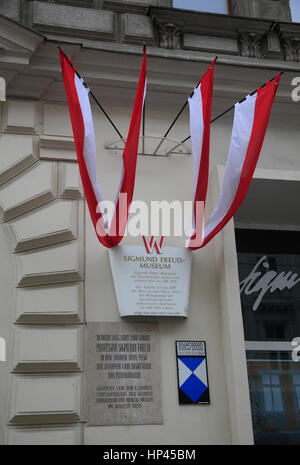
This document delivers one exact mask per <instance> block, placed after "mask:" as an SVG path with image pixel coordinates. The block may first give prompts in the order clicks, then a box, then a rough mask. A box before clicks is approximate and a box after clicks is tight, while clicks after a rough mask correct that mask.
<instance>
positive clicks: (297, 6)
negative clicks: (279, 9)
mask: <svg viewBox="0 0 300 465" xmlns="http://www.w3.org/2000/svg"><path fill="white" fill-rule="evenodd" d="M290 7H291V13H292V21H293V22H294V23H300V1H299V0H290Z"/></svg>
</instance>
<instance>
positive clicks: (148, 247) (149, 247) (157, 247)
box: [143, 236, 165, 254]
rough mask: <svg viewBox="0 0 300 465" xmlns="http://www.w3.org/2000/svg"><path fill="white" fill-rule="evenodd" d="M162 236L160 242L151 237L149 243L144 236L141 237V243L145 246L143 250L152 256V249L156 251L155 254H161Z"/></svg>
mask: <svg viewBox="0 0 300 465" xmlns="http://www.w3.org/2000/svg"><path fill="white" fill-rule="evenodd" d="M164 240H165V238H164V236H161V238H160V241H158V239H156V237H154V236H151V239H150V241H148V239H146V237H145V236H143V241H144V244H145V249H146V252H147V253H148V254H152V253H153V252H154V249H155V250H156V253H158V254H161V253H162V248H163V244H164Z"/></svg>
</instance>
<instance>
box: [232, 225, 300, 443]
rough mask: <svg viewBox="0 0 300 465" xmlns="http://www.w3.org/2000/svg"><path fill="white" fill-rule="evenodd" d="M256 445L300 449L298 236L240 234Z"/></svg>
mask: <svg viewBox="0 0 300 465" xmlns="http://www.w3.org/2000/svg"><path fill="white" fill-rule="evenodd" d="M236 244H237V256H238V266H239V277H240V290H241V294H240V295H241V304H242V313H243V323H244V336H245V346H246V358H247V368H248V380H249V390H250V402H251V412H252V423H253V432H254V440H255V444H300V363H299V362H295V361H294V360H293V359H292V352H291V351H292V345H291V341H292V339H293V338H294V337H299V336H300V243H299V232H298V231H296V232H295V231H276V230H259V229H251V230H250V229H236Z"/></svg>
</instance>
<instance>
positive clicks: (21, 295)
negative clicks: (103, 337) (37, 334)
mask: <svg viewBox="0 0 300 465" xmlns="http://www.w3.org/2000/svg"><path fill="white" fill-rule="evenodd" d="M83 299H84V292H83V284H82V283H76V284H72V285H66V286H52V287H37V288H34V287H32V288H29V287H28V288H16V289H15V304H14V306H15V320H16V323H19V324H45V325H49V324H56V325H58V324H62V325H65V324H78V323H81V322H83Z"/></svg>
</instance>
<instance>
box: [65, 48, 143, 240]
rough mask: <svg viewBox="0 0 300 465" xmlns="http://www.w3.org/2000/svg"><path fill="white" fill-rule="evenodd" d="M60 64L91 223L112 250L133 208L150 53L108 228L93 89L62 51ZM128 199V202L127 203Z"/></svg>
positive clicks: (122, 233) (139, 86)
mask: <svg viewBox="0 0 300 465" xmlns="http://www.w3.org/2000/svg"><path fill="white" fill-rule="evenodd" d="M60 62H61V68H62V73H63V78H64V83H65V89H66V94H67V101H68V105H69V111H70V117H71V122H72V128H73V134H74V139H75V145H76V152H77V159H78V165H79V170H80V175H81V180H82V184H83V189H84V193H85V197H86V200H87V204H88V207H89V211H90V215H91V219H92V222H93V225H94V228H95V231H96V234H97V236H98V239H99V241H100V242H101V243H102V244H103V245H104V246H105V247H108V248H111V247H114V246H116V245H118V244H119V243H120V242H121V240H122V238H123V236H124V233H125V229H126V225H127V220H128V213H129V208H130V204H131V201H132V197H133V191H134V184H135V172H136V161H137V152H138V144H139V135H140V125H141V116H142V111H143V105H144V100H145V95H146V86H147V69H146V52H145V51H144V57H143V62H142V68H141V72H140V78H139V83H138V87H137V91H136V97H135V102H134V107H133V113H132V118H131V123H130V128H129V132H128V136H127V140H126V145H125V149H124V152H123V160H122V168H121V179H120V185H119V189H118V192H117V195H116V200H115V211H114V215H113V219H112V222H111V225H108V220H107V216H106V209H105V208H104V206H103V202H104V198H103V195H102V192H101V188H100V185H99V182H98V178H97V173H96V144H95V133H94V124H93V117H92V111H91V106H90V101H89V92H90V89H88V88H86V86H85V85H84V82H83V80H82V79H80V78H79V77H78V76H77V74H76V69H75V68H74V67H73V66H72V65H71V61H70V60H69V59H67V58H66V57H65V55H64V54H63V52H62V51H61V50H60ZM124 199H125V201H124Z"/></svg>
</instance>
